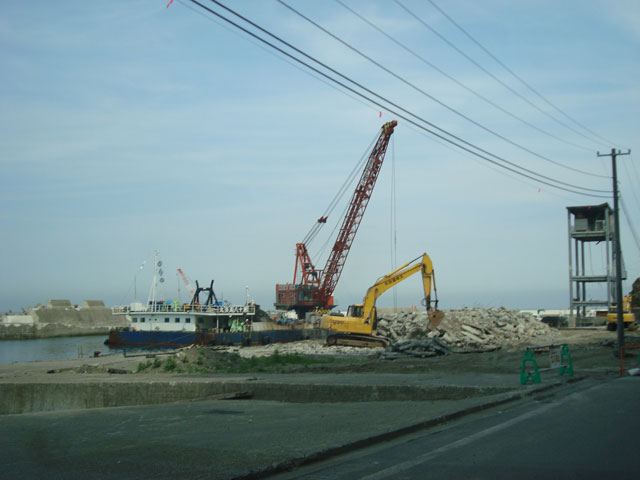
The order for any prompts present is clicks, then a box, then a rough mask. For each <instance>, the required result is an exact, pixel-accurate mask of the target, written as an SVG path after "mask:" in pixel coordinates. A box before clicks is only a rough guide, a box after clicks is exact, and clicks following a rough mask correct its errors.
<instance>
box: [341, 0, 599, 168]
mask: <svg viewBox="0 0 640 480" xmlns="http://www.w3.org/2000/svg"><path fill="white" fill-rule="evenodd" d="M335 1H336V2H337V3H338V4H340V5H341V6H342V7H344V8H345V9H346V10H348V11H350V12H351V13H353V14H354V15H355V16H356V17H358V18H359V19H360V20H362V21H363V22H365V23H366V24H367V25H369V26H370V27H372V28H373V29H375V30H376V31H378V32H379V33H380V34H382V35H384V36H385V37H386V38H388V39H389V40H391V41H392V42H393V43H395V44H396V45H398V46H399V47H400V48H402V49H403V50H405V51H406V52H408V53H410V54H411V55H413V56H414V57H415V58H417V59H418V60H420V61H421V62H422V63H424V64H425V65H428V66H429V67H431V68H432V69H434V70H435V71H437V72H438V73H440V74H441V75H444V76H445V77H447V78H448V79H449V80H451V81H452V82H454V83H455V84H456V85H458V86H460V87H461V88H463V89H465V90H466V91H468V92H469V93H471V94H473V95H475V96H476V97H478V98H479V99H481V100H482V101H484V102H485V103H487V104H489V105H491V106H492V107H494V108H496V109H497V110H500V111H501V112H503V113H504V114H506V115H508V116H510V117H511V118H513V119H514V120H517V121H519V122H521V123H522V124H524V125H526V126H528V127H530V128H532V129H534V130H536V131H537V132H540V133H542V134H543V135H546V136H548V137H549V138H553V139H554V140H557V141H559V142H562V143H565V144H566V145H570V146H572V147H575V148H579V149H581V150H584V151H588V152H592V151H593V149H591V148H589V147H586V146H584V145H579V144H577V143H574V142H571V141H569V140H566V139H564V138H561V137H559V136H557V135H554V134H553V133H551V132H547V131H546V130H543V129H542V128H540V127H538V126H536V125H534V124H533V123H531V122H529V121H527V120H525V119H524V118H522V117H520V116H518V115H516V114H515V113H513V112H511V111H509V110H507V109H506V108H503V107H501V106H500V105H498V104H497V103H496V102H494V101H492V100H490V99H489V98H487V97H485V96H484V95H482V94H481V93H479V92H478V91H476V90H474V89H473V88H471V87H469V86H467V85H465V84H464V83H462V82H461V81H459V80H458V79H457V78H455V77H453V76H452V75H450V74H448V73H447V72H445V71H444V70H442V69H441V68H439V67H438V66H437V65H434V64H433V63H431V62H430V61H429V60H427V59H426V58H424V57H423V56H422V55H420V54H418V53H417V52H416V51H415V50H413V49H411V48H409V47H408V46H407V45H405V44H404V43H402V42H400V41H398V40H397V39H396V38H394V37H393V36H391V35H389V34H388V33H387V32H385V31H384V30H383V29H381V28H380V27H379V26H377V25H376V24H374V23H373V22H371V21H370V20H368V19H367V18H365V17H364V16H363V15H361V14H360V13H358V12H357V11H355V10H354V9H353V8H351V7H350V6H348V5H346V4H345V3H344V2H343V1H342V0H335ZM558 165H559V166H561V167H564V168H567V169H569V170H573V171H576V172H579V173H583V174H585V175H591V176H595V177H602V175H598V174H593V173H589V172H585V171H583V170H578V169H576V168H572V167H568V166H566V165H563V164H560V163H558Z"/></svg>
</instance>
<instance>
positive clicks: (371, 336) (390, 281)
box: [320, 253, 444, 347]
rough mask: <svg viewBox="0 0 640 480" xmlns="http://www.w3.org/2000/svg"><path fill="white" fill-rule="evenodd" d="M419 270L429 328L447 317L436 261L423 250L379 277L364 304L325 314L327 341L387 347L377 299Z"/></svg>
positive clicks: (323, 321) (366, 296)
mask: <svg viewBox="0 0 640 480" xmlns="http://www.w3.org/2000/svg"><path fill="white" fill-rule="evenodd" d="M418 260H420V261H418ZM418 272H421V273H422V283H423V286H424V302H425V303H424V305H425V307H426V309H427V312H428V313H429V326H430V328H435V327H436V326H437V325H438V324H439V323H440V321H441V320H442V318H443V317H444V313H443V312H441V311H440V310H438V295H437V292H436V279H435V276H434V272H433V265H432V263H431V259H430V258H429V255H427V254H426V253H424V254H423V255H421V256H419V257H417V258H415V259H414V260H412V261H410V262H408V263H406V264H405V265H403V266H402V267H400V268H398V269H396V270H394V271H393V272H391V273H389V274H387V275H385V276H384V277H382V278H380V279H379V280H378V281H377V282H376V283H374V284H373V285H372V286H371V287H369V290H367V294H366V295H365V296H364V300H363V302H362V304H361V305H350V306H349V308H348V309H347V315H346V316H341V315H323V316H322V318H321V320H320V327H321V328H323V329H325V330H328V335H327V344H328V345H349V346H356V347H386V346H387V345H389V344H390V343H391V341H390V339H388V338H386V337H383V336H379V335H378V332H377V327H378V317H377V313H376V300H378V297H380V295H382V294H383V293H384V292H386V291H387V290H389V289H390V288H391V287H393V286H395V285H397V284H398V283H400V282H402V281H403V280H406V279H407V278H408V277H410V276H411V275H413V274H414V273H418ZM432 284H433V292H434V300H433V301H432V300H431V286H432ZM432 303H433V308H432Z"/></svg>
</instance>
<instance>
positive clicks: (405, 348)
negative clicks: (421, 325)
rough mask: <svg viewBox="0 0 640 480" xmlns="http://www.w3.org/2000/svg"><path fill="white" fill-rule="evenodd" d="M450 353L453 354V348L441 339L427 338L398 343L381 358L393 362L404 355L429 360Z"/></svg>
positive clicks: (390, 347)
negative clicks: (428, 358)
mask: <svg viewBox="0 0 640 480" xmlns="http://www.w3.org/2000/svg"><path fill="white" fill-rule="evenodd" d="M449 353H451V348H450V347H449V346H448V345H447V344H446V343H444V342H443V341H442V340H440V339H439V338H425V339H422V340H401V341H399V342H396V343H394V344H392V345H390V346H389V348H387V349H386V351H384V352H382V353H381V354H380V358H382V359H385V360H393V359H395V358H399V357H401V356H403V355H411V356H412V357H419V358H427V357H435V356H437V355H447V354H449Z"/></svg>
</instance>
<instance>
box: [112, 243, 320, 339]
mask: <svg viewBox="0 0 640 480" xmlns="http://www.w3.org/2000/svg"><path fill="white" fill-rule="evenodd" d="M154 265H155V271H154V276H153V283H152V287H151V293H150V295H149V300H148V302H147V304H146V305H144V304H142V303H133V304H131V305H128V306H121V307H114V308H113V309H112V311H113V313H114V314H115V315H124V316H126V318H127V322H126V323H127V325H126V326H124V327H118V328H114V329H112V330H111V331H110V332H109V337H108V338H107V340H105V342H104V343H105V345H109V346H110V347H120V346H122V347H125V346H133V347H184V346H187V345H260V344H261V345H266V344H268V343H277V342H294V341H298V340H306V339H310V338H322V337H323V333H322V331H321V330H320V329H319V328H318V327H317V325H316V324H314V323H313V322H305V321H299V320H297V318H296V317H294V318H291V317H290V316H289V314H288V313H287V312H282V313H273V314H269V313H267V312H265V311H263V310H261V309H260V307H259V306H258V305H256V304H254V302H252V301H249V299H248V298H247V301H246V303H245V304H244V305H232V304H230V303H228V302H222V301H219V300H218V298H217V297H216V294H215V292H214V290H213V280H212V281H211V284H210V285H209V287H207V288H204V287H200V285H199V284H198V282H196V286H197V288H196V290H195V292H194V293H193V297H192V299H191V301H190V302H189V303H180V302H179V301H177V300H166V301H165V300H158V299H157V284H158V279H160V283H162V270H161V269H160V266H161V265H162V262H161V261H158V260H157V252H156V258H155V259H154ZM202 294H206V298H205V299H204V301H201V295H202Z"/></svg>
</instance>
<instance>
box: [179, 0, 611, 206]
mask: <svg viewBox="0 0 640 480" xmlns="http://www.w3.org/2000/svg"><path fill="white" fill-rule="evenodd" d="M189 1H190V2H191V3H193V4H194V5H197V6H199V7H200V8H202V9H204V10H206V11H207V12H209V13H211V14H212V15H215V16H216V17H218V18H220V19H222V20H224V21H225V22H227V23H229V24H230V25H233V26H234V27H235V28H238V29H240V30H241V31H243V32H244V33H246V34H248V35H250V36H251V37H253V38H255V39H257V40H259V41H260V42H262V43H264V44H265V45H268V46H269V47H271V48H273V49H274V50H276V51H278V52H279V53H281V54H283V55H285V56H287V57H288V58H290V59H292V60H294V61H296V62H298V63H300V64H302V65H304V66H305V67H306V68H308V69H310V70H312V71H314V72H315V73H317V74H319V75H321V76H323V77H324V78H326V79H327V80H330V81H331V82H334V83H335V84H337V85H339V86H341V87H342V88H344V89H347V90H348V91H349V92H351V93H353V94H355V95H357V96H359V97H361V98H363V99H365V100H367V101H368V102H370V103H372V104H374V105H376V106H378V107H379V108H381V109H383V110H386V111H388V112H390V113H393V114H394V115H396V116H398V118H401V119H403V120H404V121H406V122H408V123H411V124H412V125H414V126H416V127H417V128H420V129H422V130H424V131H426V132H428V133H430V134H431V135H434V136H436V137H438V138H440V139H442V140H444V141H446V142H448V143H450V144H452V145H454V146H456V147H458V148H459V149H462V150H464V151H467V152H469V153H471V154H473V155H475V156H477V157H479V158H482V159H484V160H486V161H488V162H490V163H492V164H495V165H497V166H499V167H501V168H504V169H506V170H509V171H511V172H513V173H516V174H518V175H520V176H523V177H526V178H529V179H530V180H533V181H535V182H537V183H542V184H545V185H548V186H550V187H553V188H556V189H560V190H565V191H568V192H571V193H575V194H578V195H586V196H591V197H598V198H608V195H596V194H594V193H585V192H583V191H579V190H585V191H593V192H605V191H604V190H595V189H589V188H585V187H580V186H576V185H571V184H567V183H565V182H561V181H559V180H555V179H552V178H549V177H545V176H543V175H541V174H539V173H536V172H533V171H530V170H527V169H525V168H523V167H521V166H519V165H517V164H514V163H513V162H509V161H508V160H506V159H504V158H502V157H499V156H497V155H494V154H492V153H490V152H487V151H485V150H483V149H481V148H479V147H477V146H475V145H473V144H471V143H469V142H466V141H465V140H463V139H461V138H459V137H457V136H455V135H453V134H452V133H450V132H447V131H446V130H443V129H441V128H440V127H438V126H436V125H434V124H432V123H430V122H428V121H427V120H425V119H423V118H421V117H419V116H417V115H415V114H413V113H411V112H409V111H408V110H406V109H404V108H402V107H400V106H398V105H396V104H395V103H393V102H391V101H389V100H388V99H386V98H384V97H382V96H380V95H378V94H377V93H375V92H373V91H371V90H369V89H367V88H366V87H364V86H362V85H361V84H359V83H357V82H355V81H353V80H352V79H350V78H349V77H346V76H345V75H343V74H341V73H340V72H338V71H336V70H334V69H332V68H331V67H329V66H327V65H325V64H324V63H322V62H320V61H318V60H317V59H315V58H313V57H312V56H310V55H308V54H306V53H305V52H303V51H302V50H300V49H298V48H296V47H295V46H293V45H291V44H290V43H288V42H286V41H284V40H282V39H281V38H279V37H278V36H276V35H274V34H273V33H271V32H269V31H268V30H266V29H264V28H263V27H261V26H259V25H257V24H256V23H254V22H252V21H251V20H249V19H247V18H245V17H243V16H242V15H240V14H239V13H237V12H235V11H234V10H232V9H230V8H229V7H227V6H225V5H223V4H222V3H220V2H218V1H217V0H210V1H211V2H212V3H214V4H216V5H218V6H219V7H221V8H223V9H224V10H226V11H228V12H229V13H231V14H232V15H234V16H236V17H237V18H240V19H241V20H242V21H244V22H246V23H248V24H249V25H251V26H252V27H254V28H256V29H258V30H259V31H261V32H263V33H265V34H266V35H268V36H270V37H271V38H273V39H275V40H277V41H278V42H280V43H282V44H283V45H285V46H286V47H288V48H290V49H292V50H293V51H295V52H297V53H299V54H300V55H303V56H304V57H306V58H308V59H309V60H311V61H313V62H315V63H316V64H318V65H320V66H322V67H323V68H325V69H327V70H329V71H330V72H332V73H334V74H336V75H338V76H340V77H341V78H343V79H345V80H346V81H348V82H350V83H352V84H353V85H355V86H357V87H358V88H361V89H362V90H364V91H366V92H367V93H369V94H371V95H374V96H375V97H377V98H378V99H379V100H375V99H373V98H371V97H369V96H367V95H365V94H363V93H362V92H360V91H358V90H356V89H355V88H353V87H350V86H349V85H346V84H345V83H343V82H341V81H339V80H338V79H336V78H334V77H332V76H330V75H329V74H327V73H325V72H323V71H321V70H319V69H318V68H316V67H314V66H313V65H310V64H308V63H307V62H305V61H303V60H302V59H300V58H298V57H296V56H294V55H292V54H291V53H289V52H287V51H285V50H283V49H282V48H280V47H278V46H277V45H274V44H273V43H271V42H269V41H268V40H266V39H264V38H262V37H260V36H259V35H258V34H256V33H254V32H252V31H250V30H248V29H247V28H245V27H243V26H241V25H239V24H237V23H236V22H234V21H233V20H231V19H229V18H227V17H225V16H224V15H222V14H221V13H219V12H216V11H215V10H212V9H211V8H209V7H207V6H205V5H203V4H202V3H200V2H199V1H197V0H189ZM380 101H382V102H386V103H387V104H384V103H380ZM389 105H391V106H392V107H395V109H394V108H392V107H390V106H389ZM398 110H399V111H398ZM400 112H404V114H403V113H400ZM407 115H409V116H411V117H414V118H415V119H417V120H418V121H419V122H422V123H424V124H426V125H429V126H431V127H432V128H435V129H438V130H439V131H442V132H443V134H441V133H438V132H436V131H434V130H432V129H430V128H427V127H425V125H423V124H421V123H418V121H416V120H412V119H411V118H409V117H408V116H407ZM444 135H448V136H450V137H452V138H454V139H455V140H457V141H458V142H461V143H458V142H456V141H454V140H452V139H451V138H448V137H445V136H444ZM472 149H475V150H472ZM476 150H477V151H476ZM478 152H482V153H478ZM486 155H489V156H492V157H494V158H497V159H498V160H499V161H502V162H505V163H507V164H509V165H513V167H515V168H511V167H509V166H508V165H504V164H502V163H499V162H498V161H496V160H493V159H491V158H489V157H488V156H486ZM516 169H519V170H516ZM520 170H522V171H520ZM524 172H529V173H530V174H528V173H524ZM536 177H537V178H536ZM541 179H547V180H549V181H550V182H555V183H549V181H546V180H541ZM556 183H557V184H558V185H556ZM562 185H566V186H568V187H572V188H567V187H565V186H562ZM575 189H577V190H575Z"/></svg>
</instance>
